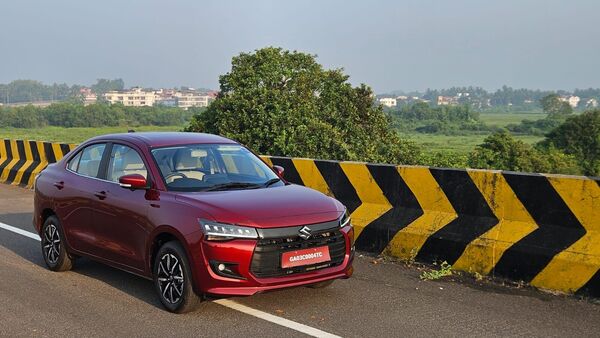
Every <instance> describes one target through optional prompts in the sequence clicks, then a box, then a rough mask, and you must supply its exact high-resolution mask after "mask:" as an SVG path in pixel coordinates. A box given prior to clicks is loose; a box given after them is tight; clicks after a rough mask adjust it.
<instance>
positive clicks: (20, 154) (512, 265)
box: [0, 140, 600, 296]
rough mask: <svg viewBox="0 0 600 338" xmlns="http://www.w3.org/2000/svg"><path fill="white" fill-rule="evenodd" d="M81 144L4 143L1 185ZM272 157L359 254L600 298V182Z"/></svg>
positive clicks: (25, 177) (24, 180) (25, 178)
mask: <svg viewBox="0 0 600 338" xmlns="http://www.w3.org/2000/svg"><path fill="white" fill-rule="evenodd" d="M73 147H74V145H70V144H57V143H47V142H35V141H14V140H4V142H2V143H1V144H0V173H1V176H0V181H4V182H7V183H12V184H18V185H22V186H26V187H30V186H31V185H32V182H33V177H34V176H35V174H36V173H37V172H39V171H40V170H41V169H43V167H45V165H47V163H52V162H54V161H56V160H58V159H60V158H61V157H62V156H63V155H64V154H65V153H66V152H67V151H68V150H70V149H73ZM9 149H10V150H9ZM263 159H264V160H265V161H267V162H268V163H270V164H277V165H281V166H283V167H284V168H285V170H286V171H285V177H286V179H287V180H289V181H291V182H293V183H296V184H301V185H305V186H307V187H310V188H313V189H316V190H319V191H321V192H323V193H325V194H327V195H330V196H334V197H336V198H337V199H339V200H340V201H341V202H342V203H344V204H345V205H346V206H347V207H348V209H349V211H350V212H351V216H352V221H353V224H354V226H355V236H356V247H357V249H358V250H362V251H367V252H371V253H376V254H384V255H388V256H392V257H397V258H400V259H403V260H417V261H421V262H426V263H431V262H433V261H440V262H441V261H446V262H448V263H449V264H451V265H452V267H453V268H454V269H457V270H462V271H466V272H469V273H473V274H475V273H478V274H481V275H492V276H500V277H505V278H510V279H513V280H517V281H524V282H526V283H529V284H531V285H533V286H536V287H539V288H544V289H552V290H558V291H562V292H565V293H582V294H588V295H593V296H600V272H599V270H600V179H598V178H588V177H579V176H562V175H542V174H524V173H514V172H504V171H494V170H471V169H442V168H429V167H417V166H396V165H378V164H367V163H357V162H339V161H324V160H312V159H302V158H285V157H272V156H263Z"/></svg>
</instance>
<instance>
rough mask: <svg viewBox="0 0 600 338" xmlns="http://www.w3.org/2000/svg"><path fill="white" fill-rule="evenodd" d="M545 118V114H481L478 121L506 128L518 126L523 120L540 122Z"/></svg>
mask: <svg viewBox="0 0 600 338" xmlns="http://www.w3.org/2000/svg"><path fill="white" fill-rule="evenodd" d="M545 117H546V113H539V112H537V113H533V112H518V113H481V115H479V119H480V120H481V121H483V123H485V124H487V125H489V126H496V127H506V126H507V125H509V124H511V123H514V124H519V123H521V121H523V120H532V121H535V120H540V119H543V118H545Z"/></svg>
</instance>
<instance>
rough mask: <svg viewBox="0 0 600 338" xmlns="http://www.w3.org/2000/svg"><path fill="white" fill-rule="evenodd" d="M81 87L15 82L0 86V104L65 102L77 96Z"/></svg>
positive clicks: (24, 81) (29, 81)
mask: <svg viewBox="0 0 600 338" xmlns="http://www.w3.org/2000/svg"><path fill="white" fill-rule="evenodd" d="M80 88H81V86H76V85H74V86H71V87H69V86H68V85H66V84H64V83H63V84H56V83H55V84H52V85H45V84H43V83H41V82H39V81H33V80H15V81H13V82H11V83H8V84H0V103H4V104H7V103H18V102H35V101H52V100H59V101H60V100H67V99H70V98H73V97H76V96H78V95H79V89H80Z"/></svg>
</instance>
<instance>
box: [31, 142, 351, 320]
mask: <svg viewBox="0 0 600 338" xmlns="http://www.w3.org/2000/svg"><path fill="white" fill-rule="evenodd" d="M33 223H34V226H35V228H36V230H37V231H38V233H39V234H40V237H41V239H42V241H41V242H42V252H43V256H44V260H45V262H46V264H47V265H48V267H49V268H50V269H51V270H54V271H65V270H69V269H70V268H71V267H72V264H73V261H74V260H75V259H76V258H77V257H80V256H86V257H89V258H91V259H94V260H97V261H100V262H102V263H106V264H109V265H111V266H114V267H117V268H119V269H123V270H126V271H128V272H131V273H134V274H137V275H140V276H142V277H145V278H148V279H152V280H153V281H154V284H155V286H156V292H157V293H158V296H159V297H160V300H161V302H162V304H164V306H165V307H166V308H167V309H168V310H169V311H172V312H187V311H190V310H193V309H194V307H195V305H196V304H197V303H199V302H200V300H201V299H202V298H203V296H204V295H252V294H254V293H257V292H262V291H268V290H274V289H279V288H285V287H293V286H301V285H306V286H312V287H324V286H327V285H329V284H331V282H332V281H333V280H334V279H338V278H348V277H350V276H351V274H352V260H353V254H354V231H353V228H352V225H351V222H350V219H349V217H348V214H347V213H346V208H345V207H344V206H343V205H342V204H341V203H340V202H338V201H337V200H335V199H333V198H331V197H328V196H326V195H324V194H322V193H320V192H317V191H315V190H312V189H309V188H306V187H302V186H299V185H295V184H290V183H288V182H286V181H285V179H284V178H283V168H281V167H278V166H273V168H271V167H269V166H268V165H267V164H266V163H265V162H263V161H262V160H261V159H260V157H258V156H256V155H255V154H254V153H252V152H251V151H250V150H248V149H247V148H245V147H244V146H242V145H240V144H238V143H237V142H234V141H232V140H229V139H226V138H223V137H220V136H216V135H209V134H198V133H127V134H114V135H105V136H100V137H95V138H92V139H90V140H88V141H86V142H84V143H83V144H81V145H80V146H78V147H77V148H76V149H75V150H73V151H72V152H70V153H69V154H68V155H67V156H65V157H64V158H63V159H62V160H60V161H59V162H57V163H55V164H52V165H49V166H48V168H46V169H45V170H44V171H42V173H41V174H40V175H39V176H38V177H37V180H36V183H35V209H34V219H33Z"/></svg>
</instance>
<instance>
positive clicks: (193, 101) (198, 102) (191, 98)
mask: <svg viewBox="0 0 600 338" xmlns="http://www.w3.org/2000/svg"><path fill="white" fill-rule="evenodd" d="M173 97H175V98H177V106H178V107H179V108H183V109H188V108H191V107H208V103H209V101H210V100H212V96H210V95H206V94H203V93H198V92H194V91H177V92H175V93H174V94H173Z"/></svg>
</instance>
